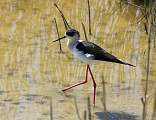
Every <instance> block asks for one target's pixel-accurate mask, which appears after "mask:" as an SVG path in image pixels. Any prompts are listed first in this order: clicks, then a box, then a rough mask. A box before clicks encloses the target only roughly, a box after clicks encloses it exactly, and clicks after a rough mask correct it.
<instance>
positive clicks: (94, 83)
mask: <svg viewBox="0 0 156 120" xmlns="http://www.w3.org/2000/svg"><path fill="white" fill-rule="evenodd" d="M88 69H89V72H90V75H91V77H92V80H93V87H94V96H93V104H94V105H95V94H96V82H95V80H94V77H93V74H92V71H91V69H90V66H88Z"/></svg>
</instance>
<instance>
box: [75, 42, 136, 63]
mask: <svg viewBox="0 0 156 120" xmlns="http://www.w3.org/2000/svg"><path fill="white" fill-rule="evenodd" d="M76 48H77V49H79V50H80V51H83V52H84V54H87V53H88V54H91V55H94V59H95V60H101V61H108V62H115V63H120V64H126V65H130V66H133V65H131V64H128V63H125V62H122V61H121V60H119V59H118V58H117V57H115V56H114V55H111V54H110V53H108V52H106V51H105V50H104V49H102V48H101V47H99V46H98V45H96V44H94V43H92V42H88V41H82V42H80V43H78V44H77V46H76Z"/></svg>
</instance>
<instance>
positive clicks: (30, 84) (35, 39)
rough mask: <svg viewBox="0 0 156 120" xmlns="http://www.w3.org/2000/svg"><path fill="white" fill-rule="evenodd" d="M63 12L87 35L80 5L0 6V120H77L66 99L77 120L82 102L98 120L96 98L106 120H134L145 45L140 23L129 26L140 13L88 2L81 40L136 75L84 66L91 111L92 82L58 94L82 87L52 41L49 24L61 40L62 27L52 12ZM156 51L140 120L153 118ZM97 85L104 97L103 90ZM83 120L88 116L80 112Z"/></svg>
mask: <svg viewBox="0 0 156 120" xmlns="http://www.w3.org/2000/svg"><path fill="white" fill-rule="evenodd" d="M54 2H57V3H58V5H59V6H60V7H61V9H63V13H64V14H65V16H66V18H67V20H68V22H70V24H72V25H73V26H74V27H75V28H76V29H78V30H79V31H80V33H81V36H82V37H81V38H82V39H84V38H85V37H84V34H83V29H82V26H81V22H83V23H84V24H85V26H86V30H87V33H88V16H87V14H88V12H87V7H86V6H87V4H86V3H85V2H86V1H83V2H84V3H85V4H82V0H77V1H73V0H70V1H69V2H68V3H67V2H66V0H62V1H54V0H44V1H38V0H33V1H26V0H20V1H18V0H1V1H0V16H1V17H0V120H50V119H52V116H53V119H54V120H56V119H58V120H66V119H67V120H75V119H78V116H77V113H76V108H75V103H74V98H76V103H77V105H78V111H79V114H80V117H81V119H82V118H84V111H87V107H88V105H87V98H88V96H89V97H90V100H91V112H92V117H93V118H94V119H95V120H96V119H97V120H103V119H104V116H106V115H104V113H103V111H104V110H103V109H104V108H103V104H102V102H101V99H102V98H105V99H106V101H105V104H106V108H107V111H108V113H106V114H108V117H109V116H110V118H109V120H114V119H115V120H117V119H124V120H141V116H142V103H141V97H143V95H144V86H145V85H144V84H145V78H146V58H147V40H146V34H145V31H144V26H143V23H138V24H136V23H137V21H138V19H139V18H140V17H141V12H140V11H139V10H137V9H136V8H135V7H132V6H127V5H123V6H122V8H120V4H117V3H116V2H110V1H109V0H105V1H103V0H92V1H91V3H90V4H91V20H92V33H93V35H90V36H89V35H88V37H89V40H90V41H92V42H95V43H97V44H98V45H100V46H101V47H103V48H105V49H106V50H107V51H108V52H110V53H112V54H114V55H116V56H118V57H119V58H121V59H122V60H124V61H127V62H129V63H132V64H134V65H136V66H137V67H136V68H132V67H128V66H123V65H118V64H112V63H107V62H99V63H98V64H94V65H91V68H92V71H93V74H94V76H95V79H96V81H97V95H96V96H97V97H96V105H95V107H93V105H92V92H93V91H92V82H91V81H90V80H91V79H90V78H89V81H88V83H87V84H86V85H83V86H80V87H78V88H74V89H72V90H71V91H69V92H67V93H65V94H64V93H63V92H62V91H61V90H62V89H63V88H65V87H67V86H70V85H72V84H74V83H77V82H79V81H81V80H83V79H84V65H85V64H84V63H81V62H80V61H78V60H75V59H74V58H73V56H72V55H71V54H70V52H69V50H68V48H67V47H66V41H63V42H62V48H63V52H64V54H60V53H59V44H57V43H56V44H53V43H52V44H51V46H50V47H47V46H48V43H49V42H50V41H52V40H55V39H57V34H56V28H55V24H54V17H55V18H56V20H57V23H58V29H59V32H60V35H61V36H62V35H63V34H64V32H65V30H64V26H63V22H62V19H61V17H60V15H59V14H58V11H57V10H56V9H55V7H54V6H53V4H54ZM155 52H156V49H155V48H154V47H153V42H152V51H151V62H150V65H151V68H150V82H149V88H150V89H149V95H148V118H149V119H150V118H151V115H152V111H153V99H154V92H155V86H156V85H155V75H156V72H155V71H156V67H155V64H156V62H155V61H156V55H155ZM102 80H104V81H105V95H103V87H102V86H103V84H102ZM87 114H88V111H87Z"/></svg>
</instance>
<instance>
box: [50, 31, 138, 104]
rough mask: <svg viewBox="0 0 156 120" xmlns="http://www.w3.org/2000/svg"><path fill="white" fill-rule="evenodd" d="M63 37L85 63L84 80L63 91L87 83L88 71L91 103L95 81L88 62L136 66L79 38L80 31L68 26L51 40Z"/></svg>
mask: <svg viewBox="0 0 156 120" xmlns="http://www.w3.org/2000/svg"><path fill="white" fill-rule="evenodd" d="M64 38H67V46H68V48H69V50H70V51H71V52H72V54H73V55H74V57H75V58H77V59H79V60H81V61H82V62H84V63H86V71H85V80H84V81H82V82H80V83H77V84H74V85H72V86H70V87H67V88H65V89H63V90H62V91H63V92H66V91H67V90H69V89H71V88H74V87H76V86H79V85H82V84H85V83H87V80H88V72H89V73H90V75H91V78H92V81H93V87H94V89H93V90H94V94H93V104H94V105H95V96H96V81H95V79H94V76H93V73H92V71H91V68H90V63H92V62H93V61H106V62H112V63H118V64H123V65H128V66H132V67H136V66H134V65H132V64H129V63H127V62H123V61H122V60H120V59H118V58H117V57H116V56H114V55H112V54H110V53H109V52H107V51H105V50H104V49H103V48H101V47H100V46H98V45H96V44H95V43H93V42H89V41H86V40H81V39H80V33H79V32H78V31H77V30H76V29H74V28H70V29H68V30H67V31H66V32H65V35H64V36H63V37H61V38H59V39H57V40H54V41H53V42H56V41H59V40H62V39H64Z"/></svg>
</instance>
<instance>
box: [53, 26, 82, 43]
mask: <svg viewBox="0 0 156 120" xmlns="http://www.w3.org/2000/svg"><path fill="white" fill-rule="evenodd" d="M63 38H68V39H69V40H72V41H73V40H74V41H75V40H79V39H80V33H79V32H78V31H77V30H75V29H69V30H67V31H66V32H65V36H63V37H61V38H59V39H57V40H54V41H53V42H56V41H58V40H61V39H63Z"/></svg>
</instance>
